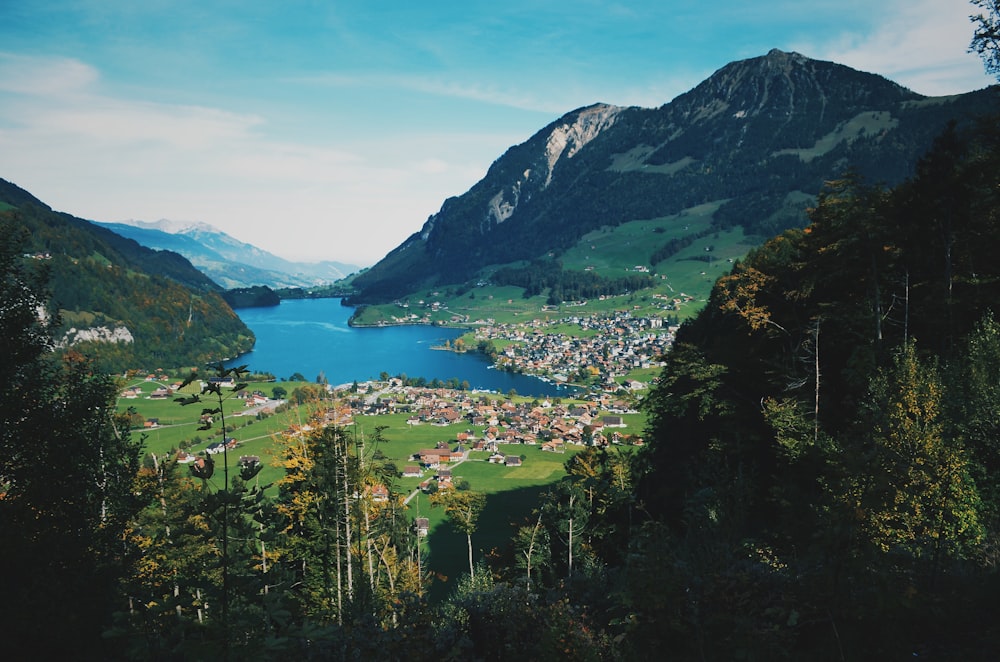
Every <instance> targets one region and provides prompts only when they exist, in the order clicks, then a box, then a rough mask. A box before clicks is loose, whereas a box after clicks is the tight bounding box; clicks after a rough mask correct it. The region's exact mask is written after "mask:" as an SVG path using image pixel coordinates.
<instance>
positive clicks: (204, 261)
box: [99, 219, 360, 289]
mask: <svg viewBox="0 0 1000 662" xmlns="http://www.w3.org/2000/svg"><path fill="white" fill-rule="evenodd" d="M99 225H101V226H103V227H106V228H108V229H110V230H112V231H114V232H115V233H117V234H119V235H121V236H123V237H128V238H129V239H134V240H135V241H137V242H139V243H140V244H142V245H143V246H147V247H149V248H155V249H158V250H169V251H174V252H175V253H179V254H181V255H183V256H184V257H186V258H187V259H188V260H190V261H191V264H193V265H194V266H195V267H197V268H198V269H199V270H200V271H201V272H202V273H204V274H205V275H206V276H208V277H209V278H211V279H212V280H213V281H215V282H216V283H218V284H219V285H221V286H222V287H224V288H226V289H233V288H238V287H252V286H255V285H267V286H268V287H271V288H275V289H277V288H284V287H315V286H318V285H326V284H329V283H333V282H335V281H338V280H341V279H342V278H345V277H346V276H348V275H350V274H352V273H355V272H356V271H358V270H359V269H360V267H358V266H355V265H352V264H344V263H342V262H331V261H324V262H293V261H290V260H285V259H284V258H280V257H278V256H277V255H273V254H272V253H268V252H267V251H265V250H262V249H260V248H258V247H256V246H253V245H251V244H247V243H244V242H242V241H239V240H237V239H234V238H233V237H231V236H230V235H228V234H226V233H225V232H222V231H221V230H219V229H218V228H215V227H212V226H211V225H208V224H207V223H184V222H178V221H170V220H165V219H164V220H159V221H154V222H146V221H136V220H129V221H124V222H120V223H108V222H100V223H99Z"/></svg>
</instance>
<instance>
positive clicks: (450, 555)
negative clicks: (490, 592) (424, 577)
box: [427, 485, 552, 602]
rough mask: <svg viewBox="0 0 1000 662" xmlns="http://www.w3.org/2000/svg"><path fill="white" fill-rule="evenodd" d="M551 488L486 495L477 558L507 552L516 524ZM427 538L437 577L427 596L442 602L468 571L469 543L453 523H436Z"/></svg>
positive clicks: (476, 536) (474, 547)
mask: <svg viewBox="0 0 1000 662" xmlns="http://www.w3.org/2000/svg"><path fill="white" fill-rule="evenodd" d="M551 488H552V486H551V485H537V486H532V487H521V488H518V489H515V490H508V491H505V492H495V493H493V494H489V495H487V497H486V507H485V508H484V509H483V512H482V514H481V515H480V516H479V523H478V526H477V528H476V532H475V533H473V534H472V552H473V560H474V562H475V563H478V562H479V561H480V560H482V559H483V557H484V555H486V554H488V553H490V552H491V551H494V550H495V551H496V553H498V554H504V553H505V552H506V551H507V548H508V546H509V545H510V542H511V539H512V538H513V535H514V531H515V528H516V527H517V526H519V525H521V524H523V523H524V521H525V520H526V519H527V518H529V517H530V516H531V511H532V510H533V509H535V508H536V507H538V505H539V503H540V501H541V497H542V494H543V493H545V492H546V491H547V490H550V489H551ZM427 541H428V542H429V543H430V548H431V549H432V550H433V551H432V552H431V554H430V555H429V558H428V559H427V561H428V565H429V567H430V569H431V572H432V573H433V574H434V577H435V579H434V581H433V582H432V584H431V586H430V590H429V591H428V599H429V600H430V601H431V602H440V601H441V600H443V599H444V598H446V597H447V596H448V595H449V594H450V593H451V592H452V590H454V587H455V586H456V585H457V584H458V580H459V579H460V578H461V577H462V576H464V575H467V574H469V545H468V541H467V540H466V537H465V534H464V533H461V532H459V531H456V530H455V528H454V527H453V526H452V525H451V523H446V524H444V525H443V526H438V527H436V528H435V529H434V530H433V531H432V533H431V534H430V536H429V537H428V538H427Z"/></svg>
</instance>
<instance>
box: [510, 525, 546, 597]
mask: <svg viewBox="0 0 1000 662" xmlns="http://www.w3.org/2000/svg"><path fill="white" fill-rule="evenodd" d="M514 548H515V551H516V553H517V557H516V559H515V563H516V564H517V566H518V567H520V568H524V572H525V587H526V588H527V590H528V591H529V592H530V591H531V571H532V569H533V568H535V569H537V568H538V567H539V566H543V567H544V566H546V565H548V562H549V551H550V547H549V539H548V530H547V529H546V528H545V527H543V526H542V513H541V511H538V517H537V518H536V519H535V523H534V524H525V525H522V526H519V527H518V528H517V531H516V532H515V534H514Z"/></svg>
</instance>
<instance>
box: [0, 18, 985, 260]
mask: <svg viewBox="0 0 1000 662" xmlns="http://www.w3.org/2000/svg"><path fill="white" fill-rule="evenodd" d="M972 10H973V7H972V6H971V5H970V4H969V2H967V0H882V1H881V2H872V1H871V0H813V1H809V0H807V1H803V0H715V1H714V2H705V1H704V0H691V1H689V0H669V1H668V0H637V1H628V0H618V1H615V2H606V1H604V0H575V1H573V2H570V1H569V0H562V1H556V0H505V1H503V2H498V1H497V0H489V1H480V0H456V1H454V2H445V1H437V0H423V1H421V2H413V0H357V1H355V0H346V1H341V0H283V1H281V2H277V1H271V0H267V1H258V0H232V1H216V0H193V1H188V0H143V1H142V2H136V1H135V0H32V1H31V2H25V1H17V0H0V178H3V179H6V180H8V181H11V182H13V183H14V184H17V185H18V186H20V187H21V188H24V189H26V190H27V191H29V192H30V193H32V194H33V195H35V196H36V197H37V198H39V199H40V200H41V201H43V202H45V203H46V204H48V205H50V206H51V207H53V208H54V209H56V210H59V211H65V212H68V213H70V214H73V215H75V216H79V217H82V218H86V219H90V220H96V221H105V222H113V221H126V220H130V219H136V220H143V221H156V220H159V219H170V220H172V221H185V222H203V223H208V224H210V225H213V226H215V227H216V228H219V229H220V230H222V231H224V232H226V233H228V234H230V235H232V236H233V237H235V238H237V239H239V240H241V241H245V242H248V243H251V244H254V245H256V246H258V247H260V248H263V249H265V250H268V251H270V252H272V253H275V254H277V255H280V256H281V257H285V258H288V259H293V260H303V261H318V260H337V261H341V262H347V263H350V264H355V265H359V266H368V265H371V264H373V263H375V262H376V261H378V260H379V259H380V258H381V257H383V256H384V255H385V254H386V253H388V252H389V251H390V250H392V249H393V248H395V247H396V246H398V245H399V244H400V243H402V242H403V241H404V240H405V239H406V238H407V237H408V236H409V235H411V234H413V233H414V232H417V231H418V230H419V229H420V227H421V226H422V225H423V223H424V222H425V221H426V220H427V218H428V217H429V216H430V215H432V214H434V213H435V212H437V211H438V210H439V209H440V207H441V205H442V203H443V202H444V201H445V199H446V198H448V197H452V196H457V195H461V194H462V193H464V192H465V191H467V190H468V189H469V188H470V187H471V186H472V185H473V184H475V183H476V182H477V181H478V180H479V179H481V178H482V177H483V176H484V175H485V174H486V171H487V169H488V168H489V166H490V164H491V163H492V162H493V161H494V160H496V159H497V158H499V157H500V156H501V155H502V154H503V153H504V152H505V151H506V150H507V148H509V147H511V146H513V145H516V144H519V143H521V142H524V141H525V140H527V139H528V138H530V137H531V136H532V135H533V134H535V133H536V132H538V131H539V130H541V129H543V128H544V127H545V126H546V125H548V124H549V123H550V122H553V121H554V120H556V119H558V118H559V117H561V116H562V115H563V114H565V113H567V112H570V111H572V110H574V109H576V108H579V107H582V106H587V105H590V104H593V103H597V102H604V103H611V104H615V105H621V106H643V107H657V106H660V105H663V104H665V103H668V102H669V101H671V100H672V99H673V98H674V97H676V96H677V95H679V94H682V93H684V92H686V91H688V90H690V89H691V88H693V87H694V86H696V85H697V84H698V83H700V82H701V81H703V80H704V79H706V78H708V77H709V76H710V75H711V74H712V73H713V72H714V71H716V70H718V69H720V68H721V67H723V66H725V65H726V64H727V63H729V62H732V61H735V60H742V59H746V58H751V57H757V56H760V55H764V54H766V53H767V52H768V51H769V50H771V49H772V48H779V49H781V50H785V51H796V52H798V53H801V54H803V55H805V56H807V57H811V58H815V59H820V60H830V61H834V62H838V63H841V64H845V65H848V66H850V67H853V68H855V69H860V70H863V71H868V72H872V73H877V74H881V75H883V76H885V77H887V78H889V79H892V80H894V81H896V82H897V83H900V84H902V85H904V86H906V87H908V88H910V89H911V90H913V91H915V92H919V93H921V94H925V95H931V96H937V95H947V94H955V93H961V92H968V91H971V90H976V89H980V88H983V87H986V86H987V85H990V84H992V83H995V82H996V81H995V80H994V79H992V78H991V77H989V76H987V74H986V73H985V72H984V68H983V64H982V62H981V61H980V60H979V59H978V57H976V56H975V55H974V54H970V53H969V52H968V46H969V41H970V39H971V36H972V24H971V23H970V21H969V18H968V16H969V14H971V13H972Z"/></svg>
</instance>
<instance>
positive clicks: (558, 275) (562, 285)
mask: <svg viewBox="0 0 1000 662" xmlns="http://www.w3.org/2000/svg"><path fill="white" fill-rule="evenodd" d="M492 281H493V283H494V284H495V285H514V286H516V287H523V288H524V297H525V298H530V297H533V296H538V295H539V294H542V293H543V292H545V291H548V292H549V301H548V302H549V304H550V305H558V304H560V303H562V302H563V301H582V300H586V299H594V298H597V297H599V296H613V295H617V294H628V293H629V292H635V291H636V290H640V289H643V288H645V287H649V286H651V285H652V284H653V278H652V276H649V275H646V274H633V275H630V276H623V277H621V278H603V277H601V276H599V275H597V274H594V273H590V272H585V271H565V270H563V268H562V265H561V264H560V263H559V261H558V260H534V261H532V262H531V264H529V265H527V266H525V267H504V268H502V269H498V270H497V271H496V272H495V273H494V274H493V277H492Z"/></svg>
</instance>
